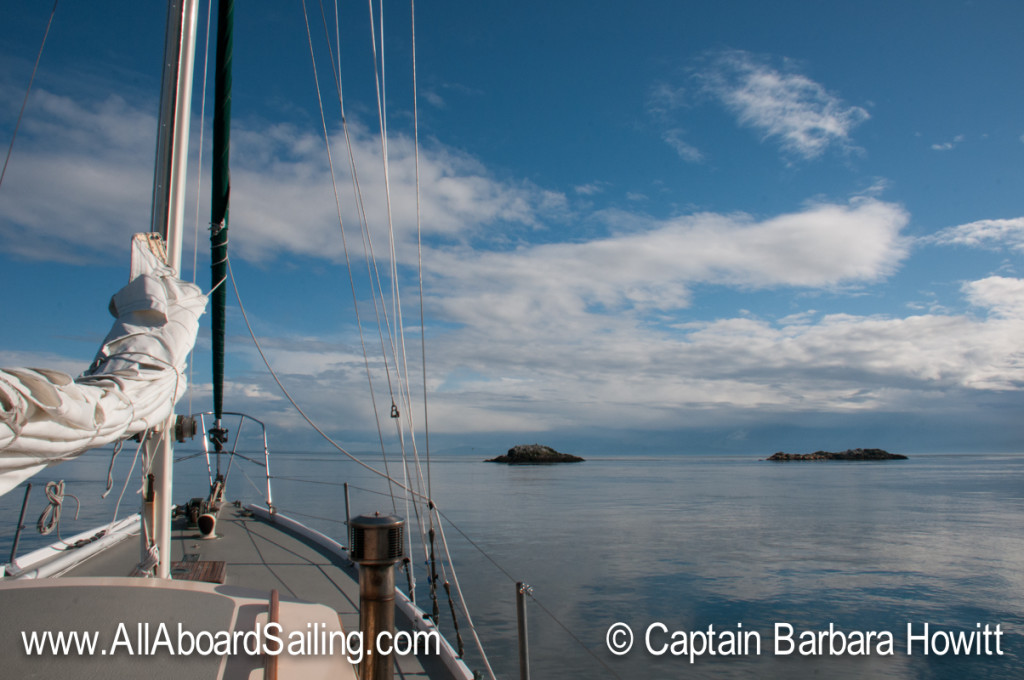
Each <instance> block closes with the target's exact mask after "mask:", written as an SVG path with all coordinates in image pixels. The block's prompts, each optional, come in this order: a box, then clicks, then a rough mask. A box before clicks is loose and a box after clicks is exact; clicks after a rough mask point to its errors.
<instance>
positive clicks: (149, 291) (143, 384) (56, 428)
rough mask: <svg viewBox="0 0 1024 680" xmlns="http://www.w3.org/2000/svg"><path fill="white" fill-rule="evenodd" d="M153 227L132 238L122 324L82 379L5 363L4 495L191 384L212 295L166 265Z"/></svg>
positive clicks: (150, 422)
mask: <svg viewBox="0 0 1024 680" xmlns="http://www.w3.org/2000/svg"><path fill="white" fill-rule="evenodd" d="M162 248H163V242H162V241H161V240H160V239H159V237H156V236H154V235H152V234H136V235H135V238H134V239H133V241H132V274H131V281H130V282H129V283H128V285H127V286H125V287H124V288H122V289H121V290H120V291H118V292H117V293H116V294H115V295H114V296H113V298H111V300H110V312H111V314H113V316H114V318H115V319H116V321H115V322H114V325H113V327H112V328H111V329H110V333H109V334H108V335H107V338H106V340H104V341H103V345H102V347H100V350H99V353H98V354H97V355H96V359H95V360H94V361H93V363H92V365H91V366H90V367H89V368H88V370H86V371H85V372H84V373H83V374H82V375H81V376H79V377H78V378H77V379H74V380H72V379H71V376H69V375H67V374H66V373H61V372H59V371H52V370H46V369H39V368H14V369H0V495H3V494H5V493H7V492H8V491H10V490H11V489H13V488H14V487H15V486H17V485H18V484H19V483H21V481H22V480H24V479H26V478H28V477H31V476H32V475H34V474H35V473H37V472H39V471H40V470H41V469H43V468H44V467H46V466H48V465H53V464H55V463H58V462H61V461H64V460H68V459H69V458H74V457H75V456H78V455H79V454H81V453H83V452H84V451H87V450H89V449H92V448H96V447H99V446H103V445H106V444H109V443H111V442H114V441H116V440H118V439H121V438H123V437H130V436H132V435H134V434H137V433H139V432H142V431H144V430H146V429H148V428H150V427H152V426H154V425H158V424H160V423H162V422H163V421H164V420H166V419H167V418H168V417H169V416H170V415H171V413H172V412H173V410H174V405H175V404H176V403H177V402H178V400H179V399H180V398H181V397H182V395H184V393H185V389H186V386H187V384H186V380H185V364H186V361H187V359H188V354H189V352H191V351H192V346H193V345H194V344H195V340H196V333H197V331H198V329H199V317H200V316H202V314H203V311H204V309H205V308H206V296H205V295H203V293H202V291H201V290H200V289H199V287H198V286H195V285H194V284H191V283H186V282H184V281H181V280H180V279H178V278H177V277H176V276H175V275H174V272H173V271H172V270H171V269H170V268H169V267H168V266H167V265H165V264H164V261H163V257H162V252H161V251H162Z"/></svg>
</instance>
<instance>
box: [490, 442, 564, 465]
mask: <svg viewBox="0 0 1024 680" xmlns="http://www.w3.org/2000/svg"><path fill="white" fill-rule="evenodd" d="M484 462H485V463H507V464H508V465H549V464H552V463H582V462H583V459H582V458H580V457H579V456H573V455H571V454H568V453H559V452H558V451H555V450H554V449H553V448H551V447H550V446H542V445H540V444H520V445H518V446H513V447H512V448H511V449H509V450H508V453H506V454H505V455H504V456H498V457H497V458H489V459H488V460H485V461H484Z"/></svg>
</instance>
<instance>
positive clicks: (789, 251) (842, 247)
mask: <svg viewBox="0 0 1024 680" xmlns="http://www.w3.org/2000/svg"><path fill="white" fill-rule="evenodd" d="M605 219H607V220H608V221H609V222H610V224H611V225H612V226H613V227H618V228H619V229H620V230H621V232H620V233H619V234H618V235H614V236H610V237H607V238H602V239H595V240H591V241H587V242H582V243H552V244H542V245H534V246H524V247H521V248H518V249H516V250H514V251H500V252H490V251H483V252H481V251H470V250H468V249H465V248H459V249H448V250H441V251H438V252H435V253H432V256H431V258H429V260H430V261H431V264H429V265H428V266H429V268H430V271H431V272H432V273H433V275H434V281H433V282H432V289H433V290H443V291H444V299H443V300H441V301H439V303H438V304H441V305H443V306H444V308H445V310H446V313H445V316H446V317H447V318H450V319H452V320H457V321H460V322H463V323H475V322H477V321H480V320H484V319H486V320H488V321H491V322H498V323H509V324H511V325H512V326H515V327H523V326H525V327H527V328H531V327H534V326H539V325H546V324H552V323H553V324H556V325H562V324H566V323H567V322H568V321H569V320H583V319H590V318H593V315H592V314H591V313H590V311H589V310H591V309H594V308H600V309H604V310H608V311H616V312H621V311H630V310H634V311H650V310H674V309H681V308H684V307H687V306H688V305H689V304H690V297H691V290H690V287H691V286H692V285H694V284H698V283H710V284H717V285H727V286H736V287H740V288H769V287H777V286H795V287H829V286H839V285H843V284H849V283H864V282H874V281H877V280H879V279H881V278H883V277H885V276H887V275H889V274H890V273H892V271H893V270H894V268H895V267H896V266H897V264H898V263H899V262H900V261H901V260H902V259H903V258H904V257H905V256H906V253H907V245H906V243H905V241H904V239H903V238H902V237H901V236H900V230H901V229H902V228H903V226H904V225H905V224H906V223H907V215H906V213H905V212H904V211H903V210H902V209H901V208H900V207H899V206H896V205H893V204H890V203H883V202H880V201H877V200H874V199H863V198H862V199H857V200H855V201H853V202H852V203H851V204H849V205H834V204H824V205H814V206H810V207H808V208H807V209H805V210H804V211H801V212H798V213H793V214H787V215H780V216H778V217H774V218H770V219H766V220H762V221H756V220H754V219H752V218H751V217H749V216H746V215H718V214H699V215H694V216H689V217H681V218H675V219H670V220H663V221H657V220H651V219H644V218H636V217H635V216H632V215H628V214H625V213H606V214H605ZM627 228H628V229H627ZM581 330H582V329H581Z"/></svg>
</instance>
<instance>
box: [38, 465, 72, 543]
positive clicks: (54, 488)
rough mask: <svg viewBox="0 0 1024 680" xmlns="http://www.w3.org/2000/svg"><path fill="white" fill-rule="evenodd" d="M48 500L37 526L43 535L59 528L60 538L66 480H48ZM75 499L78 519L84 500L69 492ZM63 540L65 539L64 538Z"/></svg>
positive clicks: (58, 535) (46, 490) (58, 534)
mask: <svg viewBox="0 0 1024 680" xmlns="http://www.w3.org/2000/svg"><path fill="white" fill-rule="evenodd" d="M44 493H46V500H48V501H49V504H47V506H46V507H45V508H44V509H43V513H42V514H41V515H39V521H38V522H36V528H37V529H39V533H40V534H42V535H43V536H46V535H47V534H51V533H53V530H54V529H56V530H57V538H60V514H61V509H62V508H63V507H64V496H65V493H64V480H63V479H62V480H60V481H59V482H47V483H46V489H45V491H44ZM67 495H68V496H71V497H72V498H74V499H75V503H77V504H78V507H77V508H75V519H78V511H79V510H80V509H81V508H82V502H81V501H79V500H78V496H75V495H74V494H70V493H69V494H67ZM62 540H63V539H62Z"/></svg>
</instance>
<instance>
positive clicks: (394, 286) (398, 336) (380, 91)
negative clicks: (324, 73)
mask: <svg viewBox="0 0 1024 680" xmlns="http://www.w3.org/2000/svg"><path fill="white" fill-rule="evenodd" d="M369 12H370V33H371V37H372V45H373V55H374V60H373V65H374V81H375V84H376V89H377V116H378V119H379V121H380V136H381V156H382V161H383V166H384V168H383V169H384V195H385V205H386V207H387V225H388V246H389V250H390V257H391V304H392V309H393V314H394V317H395V326H394V327H393V328H391V327H389V336H391V337H392V341H391V342H392V352H393V353H394V354H395V362H396V365H395V370H396V374H397V379H398V382H399V393H400V394H401V399H403V400H404V401H405V404H404V409H403V410H404V411H405V412H406V414H407V418H408V419H409V425H410V427H409V437H410V441H411V443H412V446H413V454H414V456H415V458H416V465H417V469H418V467H419V456H418V453H417V451H416V443H415V441H416V440H415V425H414V422H413V416H412V398H411V397H412V395H411V392H410V386H409V382H408V374H409V368H408V356H407V353H406V349H405V328H404V323H403V319H402V312H401V309H402V307H401V293H400V286H399V282H398V255H397V250H396V247H395V227H394V218H393V212H392V199H391V170H390V154H389V152H388V133H387V72H386V60H385V56H384V3H383V2H381V3H380V4H379V16H380V56H379V58H378V52H377V34H376V30H375V29H374V25H373V0H369ZM399 348H400V350H401V358H402V365H401V368H399V365H398V358H399V355H398V352H399ZM400 442H401V445H402V458H403V460H405V458H406V455H407V454H406V451H405V439H404V437H401V436H400ZM406 473H407V471H406ZM421 485H422V481H421ZM421 531H422V526H421Z"/></svg>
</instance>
